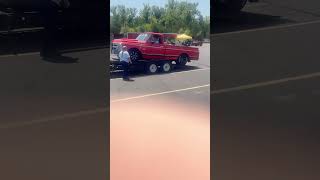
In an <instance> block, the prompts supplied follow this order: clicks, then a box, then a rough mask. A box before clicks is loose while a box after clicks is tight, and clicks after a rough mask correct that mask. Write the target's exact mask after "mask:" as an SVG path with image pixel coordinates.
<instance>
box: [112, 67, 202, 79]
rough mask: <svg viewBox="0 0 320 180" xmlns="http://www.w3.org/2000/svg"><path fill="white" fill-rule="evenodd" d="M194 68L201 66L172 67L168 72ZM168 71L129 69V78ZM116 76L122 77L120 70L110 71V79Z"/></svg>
mask: <svg viewBox="0 0 320 180" xmlns="http://www.w3.org/2000/svg"><path fill="white" fill-rule="evenodd" d="M196 69H201V68H199V67H196V66H185V67H174V69H173V70H172V71H171V72H170V73H177V72H187V71H191V70H196ZM170 73H162V72H158V73H156V74H146V73H145V71H144V70H142V69H131V70H130V74H129V75H130V77H131V78H137V77H144V76H157V75H163V74H170ZM117 78H122V71H121V70H118V71H114V72H110V79H117Z"/></svg>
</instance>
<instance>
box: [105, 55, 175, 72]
mask: <svg viewBox="0 0 320 180" xmlns="http://www.w3.org/2000/svg"><path fill="white" fill-rule="evenodd" d="M173 62H174V61H171V60H161V59H154V60H149V59H148V60H144V59H142V60H139V61H134V62H132V64H130V69H131V70H144V71H145V72H146V73H148V74H155V73H157V72H163V73H168V72H170V71H171V70H172V69H173V68H174V67H175V66H176V64H174V63H173ZM118 70H123V69H122V65H121V62H120V61H119V60H118V59H117V60H115V59H112V58H110V72H114V71H118Z"/></svg>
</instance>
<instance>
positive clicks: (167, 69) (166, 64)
mask: <svg viewBox="0 0 320 180" xmlns="http://www.w3.org/2000/svg"><path fill="white" fill-rule="evenodd" d="M171 70H172V62H171V61H167V62H163V63H162V64H161V72H163V73H168V72H170V71H171Z"/></svg>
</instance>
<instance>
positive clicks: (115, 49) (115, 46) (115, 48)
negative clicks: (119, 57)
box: [111, 43, 121, 54]
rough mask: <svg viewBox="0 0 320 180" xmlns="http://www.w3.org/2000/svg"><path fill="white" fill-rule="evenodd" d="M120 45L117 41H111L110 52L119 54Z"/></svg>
mask: <svg viewBox="0 0 320 180" xmlns="http://www.w3.org/2000/svg"><path fill="white" fill-rule="evenodd" d="M120 48H121V45H120V44H118V43H112V50H111V54H119V52H120V50H121V49H120Z"/></svg>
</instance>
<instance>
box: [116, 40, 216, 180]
mask: <svg viewBox="0 0 320 180" xmlns="http://www.w3.org/2000/svg"><path fill="white" fill-rule="evenodd" d="M199 50H200V59H199V61H194V62H191V63H189V64H188V65H187V67H185V68H180V69H174V70H173V71H172V72H171V73H159V74H156V75H146V74H143V73H141V72H139V71H133V72H132V73H131V78H132V79H133V81H130V82H127V81H123V80H122V78H121V76H119V75H120V74H117V73H112V74H111V80H110V116H111V119H110V129H111V134H110V135H111V138H110V141H111V144H110V151H111V154H110V156H111V164H110V165H111V179H112V180H125V179H132V180H138V179H139V180H148V179H153V180H163V179H175V180H177V179H184V180H189V179H190V180H193V179H197V180H206V179H209V175H210V172H209V167H210V166H209V159H210V138H209V134H210V128H209V127H210V44H203V46H202V47H199ZM137 162H138V163H137ZM186 169H192V170H190V171H185V170H186ZM123 172H126V173H123Z"/></svg>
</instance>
